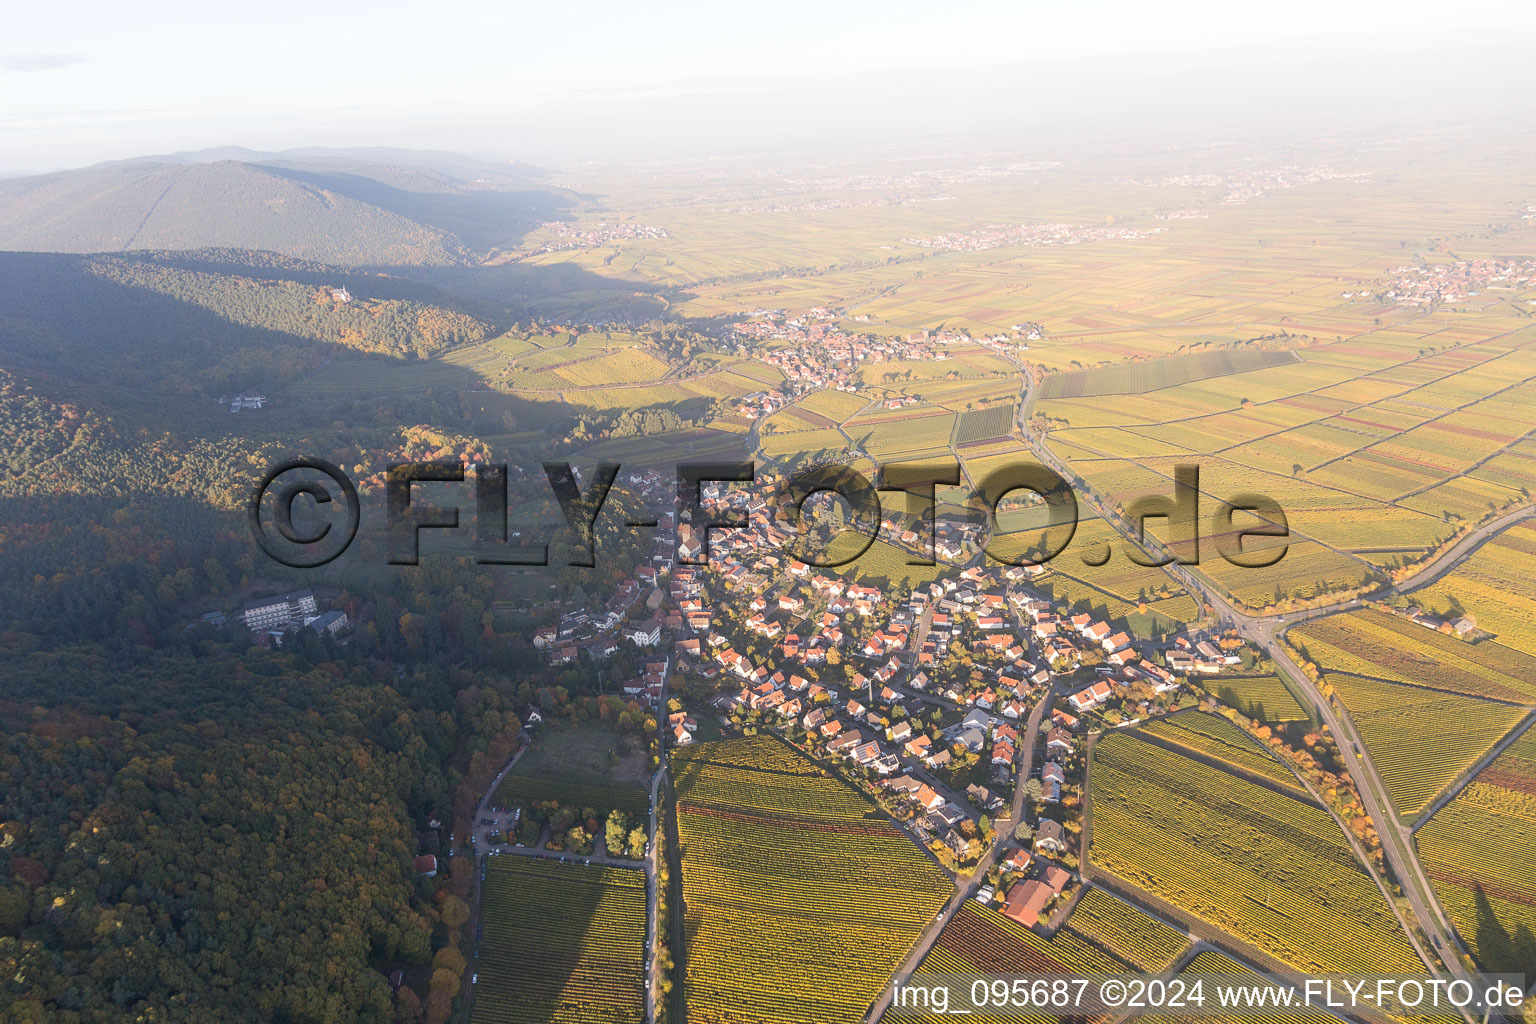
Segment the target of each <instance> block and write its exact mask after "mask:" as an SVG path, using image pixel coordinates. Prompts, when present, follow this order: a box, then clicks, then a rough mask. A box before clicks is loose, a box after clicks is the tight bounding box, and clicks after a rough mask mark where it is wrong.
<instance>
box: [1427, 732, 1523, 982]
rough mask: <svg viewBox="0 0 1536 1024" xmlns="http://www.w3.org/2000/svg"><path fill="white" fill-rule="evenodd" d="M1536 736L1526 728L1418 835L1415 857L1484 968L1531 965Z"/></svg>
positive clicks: (1516, 969)
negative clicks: (1417, 856) (1522, 733)
mask: <svg viewBox="0 0 1536 1024" xmlns="http://www.w3.org/2000/svg"><path fill="white" fill-rule="evenodd" d="M1533 835H1536V731H1530V730H1528V731H1527V732H1526V733H1525V734H1524V735H1523V736H1521V737H1520V738H1519V739H1518V740H1516V741H1515V742H1514V743H1512V744H1510V746H1509V747H1508V748H1507V749H1506V750H1505V751H1504V752H1503V753H1502V754H1500V755H1499V756H1498V757H1497V758H1495V759H1494V760H1493V762H1492V763H1491V764H1489V765H1488V767H1486V768H1484V769H1483V770H1482V771H1481V772H1480V773H1479V774H1478V776H1477V778H1476V779H1474V780H1473V781H1472V783H1471V784H1470V785H1469V786H1467V788H1466V789H1464V790H1463V791H1462V792H1461V793H1460V794H1458V795H1457V797H1456V799H1454V800H1452V801H1451V802H1450V803H1448V804H1446V805H1445V807H1444V808H1442V809H1441V810H1440V812H1439V813H1438V814H1436V815H1435V816H1434V817H1433V818H1431V819H1429V821H1428V822H1426V823H1425V824H1424V826H1423V827H1422V828H1420V829H1419V831H1418V836H1417V839H1418V846H1419V855H1420V857H1422V858H1423V861H1424V868H1425V870H1426V871H1427V872H1428V873H1429V877H1430V879H1431V880H1432V881H1433V883H1434V886H1435V893H1436V894H1437V895H1438V896H1439V897H1440V901H1441V903H1442V904H1444V906H1445V910H1446V913H1447V914H1449V915H1450V917H1451V921H1452V922H1453V923H1454V924H1455V925H1456V930H1457V932H1459V933H1460V934H1461V937H1462V938H1463V939H1465V940H1466V942H1467V945H1468V946H1469V947H1470V948H1471V950H1472V954H1473V956H1475V957H1476V958H1477V962H1478V964H1479V965H1481V966H1482V967H1483V968H1484V969H1485V970H1489V971H1524V972H1526V973H1527V974H1529V973H1530V972H1531V965H1532V964H1536V844H1533V843H1532V842H1531V837H1532V836H1533Z"/></svg>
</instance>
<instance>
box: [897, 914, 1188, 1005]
mask: <svg viewBox="0 0 1536 1024" xmlns="http://www.w3.org/2000/svg"><path fill="white" fill-rule="evenodd" d="M1188 945H1189V940H1188V939H1186V938H1185V937H1184V936H1183V935H1181V934H1179V933H1178V932H1176V931H1174V930H1173V929H1172V928H1169V927H1168V926H1166V925H1163V924H1159V923H1158V922H1156V921H1154V920H1152V919H1151V918H1149V917H1147V916H1146V915H1144V914H1142V913H1141V912H1140V911H1138V910H1136V909H1135V908H1134V907H1132V906H1130V905H1129V904H1126V903H1123V902H1121V901H1120V900H1117V899H1115V898H1114V897H1113V896H1110V895H1107V894H1106V893H1103V892H1101V891H1099V890H1097V889H1094V890H1090V891H1089V892H1087V893H1086V894H1085V895H1084V896H1083V898H1082V900H1081V901H1080V902H1079V903H1078V905H1077V907H1076V909H1074V910H1073V911H1072V916H1071V918H1070V919H1069V920H1068V922H1067V924H1066V925H1065V926H1063V927H1062V928H1061V929H1060V930H1058V931H1057V932H1056V934H1055V935H1052V936H1051V937H1050V938H1045V937H1044V936H1041V935H1039V934H1036V933H1035V932H1034V931H1033V930H1031V929H1029V928H1027V927H1025V926H1024V925H1022V924H1019V923H1018V922H1017V921H1013V920H1011V919H1010V918H1007V917H1005V916H1003V915H1002V914H1001V913H999V912H998V911H996V910H993V909H991V908H990V907H984V906H982V905H981V904H979V903H977V902H975V901H974V900H967V901H966V902H965V903H964V904H963V905H962V906H961V908H960V909H959V910H957V911H955V916H954V919H953V920H951V921H950V922H949V923H948V924H947V925H945V926H944V931H943V932H942V933H941V934H940V935H939V941H938V942H937V943H936V944H935V945H934V947H933V949H931V950H930V951H929V952H928V955H927V956H925V957H924V958H923V962H922V963H921V964H920V965H919V966H918V971H917V975H918V976H920V975H921V974H925V973H926V974H939V975H944V974H948V975H973V974H1000V975H1021V974H1046V975H1049V974H1069V975H1070V974H1133V973H1138V972H1157V971H1163V970H1167V969H1168V968H1169V967H1171V966H1173V963H1174V961H1176V960H1177V959H1178V957H1179V955H1180V954H1181V953H1183V951H1184V950H1185V949H1186V948H1187V947H1188ZM917 983H919V984H920V983H921V979H920V977H918V981H917ZM887 1019H889V1020H891V1021H893V1022H896V1024H919V1022H931V1021H937V1020H942V1019H943V1018H942V1017H941V1016H939V1015H936V1014H932V1013H927V1014H925V1013H921V1012H918V1011H916V1010H913V1009H903V1008H893V1009H892V1010H891V1011H890V1013H889V1014H888V1015H887ZM1051 1019H1053V1018H1050V1017H1045V1016H1042V1015H1039V1014H1030V1013H1018V1014H1013V1015H999V1014H993V1013H988V1014H987V1020H989V1021H1000V1022H1005V1024H1042V1022H1044V1021H1048V1020H1051Z"/></svg>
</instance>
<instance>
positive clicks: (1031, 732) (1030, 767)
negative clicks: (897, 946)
mask: <svg viewBox="0 0 1536 1024" xmlns="http://www.w3.org/2000/svg"><path fill="white" fill-rule="evenodd" d="M1055 699H1056V690H1055V688H1054V687H1053V688H1051V689H1049V690H1047V691H1046V693H1045V696H1043V697H1041V698H1040V701H1039V703H1037V704H1036V705H1035V709H1034V711H1032V712H1030V716H1029V724H1028V725H1027V726H1026V732H1027V736H1026V737H1025V739H1024V742H1023V744H1022V748H1021V749H1020V751H1019V763H1018V771H1017V773H1016V774H1015V776H1014V780H1013V808H1012V814H1013V816H1012V818H1011V819H1009V828H1010V829H1011V828H1012V827H1013V825H1015V824H1017V823H1018V822H1019V821H1020V816H1021V815H1022V814H1023V808H1024V783H1026V782H1028V781H1029V776H1030V774H1031V772H1033V771H1034V764H1035V742H1036V741H1037V740H1038V739H1039V738H1040V722H1041V719H1043V718H1044V716H1045V715H1046V714H1047V713H1049V711H1050V705H1051V702H1052V701H1054V700H1055ZM1012 838H1013V835H1012V833H1011V832H1009V833H1008V834H1006V835H1005V834H1004V833H1002V832H1001V831H1000V832H998V834H997V838H996V839H995V840H994V841H993V843H992V846H991V848H990V849H988V850H987V852H986V853H985V854H983V855H982V857H981V860H979V861H977V862H976V868H975V870H973V871H972V872H971V874H970V875H969V877H968V878H965V879H960V878H956V879H955V891H954V893H952V894H951V895H950V897H949V901H948V902H947V903H945V904H944V909H943V910H941V911H939V916H938V917H936V918H934V919H933V920H932V921H930V922H928V927H926V928H924V929H923V932H922V934H921V935H919V936H918V937H917V944H916V945H914V946H913V947H912V952H910V953H909V954H907V958H906V959H905V960H903V961H902V962H901V966H900V967H898V968H897V969H896V975H897V976H900V975H903V974H911V973H912V972H913V971H915V970H917V965H918V964H920V963H922V961H923V957H925V956H927V955H928V951H929V950H931V949H932V948H933V944H934V943H935V942H937V941H938V939H939V935H940V934H941V933H942V932H943V931H944V923H945V922H946V921H948V920H950V919H951V918H952V917H953V916H954V913H955V911H957V910H959V909H960V907H961V906H962V905H963V904H964V903H965V901H966V900H968V899H970V898H971V897H972V896H974V895H975V894H976V890H977V889H979V888H981V884H982V882H984V881H985V880H986V877H987V872H988V871H990V870H991V869H992V865H993V863H995V862H996V860H997V855H998V852H999V851H1001V850H1002V848H1003V847H1004V845H1006V844H1007V843H1008V842H1009V841H1011V840H1012ZM891 991H892V990H891V986H889V985H887V986H886V987H885V988H884V989H883V990H882V991H881V993H880V998H878V999H876V1000H875V1002H874V1003H873V1005H871V1006H870V1009H869V1014H868V1015H867V1016H866V1017H865V1018H864V1019H865V1020H866V1021H868V1022H869V1024H875V1022H876V1021H879V1020H880V1018H881V1017H882V1016H884V1015H885V1011H886V1010H887V1009H889V1008H890V1005H891Z"/></svg>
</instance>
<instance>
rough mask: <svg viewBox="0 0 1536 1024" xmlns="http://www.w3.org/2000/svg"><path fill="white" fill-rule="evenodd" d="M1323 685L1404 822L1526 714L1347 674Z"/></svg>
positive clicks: (1330, 675)
mask: <svg viewBox="0 0 1536 1024" xmlns="http://www.w3.org/2000/svg"><path fill="white" fill-rule="evenodd" d="M1323 679H1324V681H1325V682H1326V683H1328V684H1329V685H1330V686H1332V687H1333V688H1334V692H1335V693H1337V694H1338V697H1339V700H1341V701H1342V702H1343V703H1344V706H1345V707H1346V708H1347V709H1348V710H1349V716H1350V718H1351V719H1352V720H1353V721H1354V723H1355V728H1356V729H1357V730H1358V732H1359V733H1360V740H1361V742H1362V743H1364V744H1365V749H1366V753H1368V754H1369V755H1370V757H1371V761H1372V762H1373V763H1374V764H1375V765H1376V768H1377V770H1378V771H1379V772H1380V773H1381V778H1382V782H1384V783H1385V784H1386V787H1387V794H1388V796H1390V797H1391V798H1392V804H1393V806H1394V807H1396V808H1397V812H1398V813H1399V814H1401V815H1402V816H1403V817H1404V818H1406V819H1409V820H1412V819H1413V818H1415V817H1417V815H1418V814H1419V812H1421V811H1423V810H1424V809H1425V808H1426V807H1428V806H1429V804H1430V803H1431V802H1432V801H1433V800H1434V799H1435V797H1436V796H1438V795H1439V794H1440V793H1441V791H1443V790H1444V789H1445V788H1446V787H1447V786H1449V785H1450V784H1451V783H1453V782H1455V781H1456V780H1457V779H1459V778H1460V777H1461V776H1462V775H1463V774H1464V773H1465V772H1466V771H1467V770H1468V769H1469V768H1471V767H1472V766H1473V765H1474V764H1476V763H1477V761H1478V760H1479V759H1480V758H1481V757H1482V756H1483V754H1485V753H1486V752H1487V751H1488V749H1489V748H1490V747H1492V746H1493V745H1494V744H1495V743H1497V742H1498V741H1499V740H1500V738H1502V737H1503V736H1504V735H1505V734H1506V733H1507V732H1509V731H1510V730H1511V729H1513V728H1514V727H1515V726H1516V725H1517V724H1518V723H1519V722H1520V720H1521V719H1523V718H1524V717H1525V715H1526V709H1525V708H1521V707H1516V706H1514V705H1512V704H1504V703H1500V702H1497V701H1490V700H1478V699H1477V698H1474V697H1462V696H1457V695H1455V694H1449V693H1444V692H1441V691H1437V690H1426V689H1423V688H1421V687H1417V686H1408V685H1405V684H1402V683H1389V682H1384V681H1382V680H1380V679H1372V678H1369V677H1367V676H1356V675H1350V674H1348V673H1345V672H1329V673H1327V674H1326V675H1325V676H1324V677H1323Z"/></svg>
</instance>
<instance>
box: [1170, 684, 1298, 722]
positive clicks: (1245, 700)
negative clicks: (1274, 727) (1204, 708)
mask: <svg viewBox="0 0 1536 1024" xmlns="http://www.w3.org/2000/svg"><path fill="white" fill-rule="evenodd" d="M1197 685H1199V686H1200V687H1202V688H1203V689H1204V690H1205V691H1206V692H1207V693H1209V694H1211V695H1212V696H1213V697H1215V698H1216V699H1217V700H1219V701H1221V702H1222V703H1223V704H1225V705H1227V706H1228V707H1230V708H1236V709H1237V710H1238V711H1241V712H1242V713H1243V714H1244V715H1245V716H1246V717H1248V718H1252V719H1256V720H1258V721H1260V722H1269V723H1281V722H1304V721H1306V720H1307V719H1309V718H1310V717H1311V715H1310V714H1308V713H1307V710H1306V709H1305V708H1303V707H1302V706H1301V703H1300V702H1299V701H1297V699H1296V695H1295V694H1293V693H1291V691H1290V688H1289V687H1287V686H1286V685H1285V683H1284V682H1283V681H1282V680H1281V679H1280V677H1279V676H1206V677H1203V678H1201V679H1200V680H1199V681H1198V683H1197Z"/></svg>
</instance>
